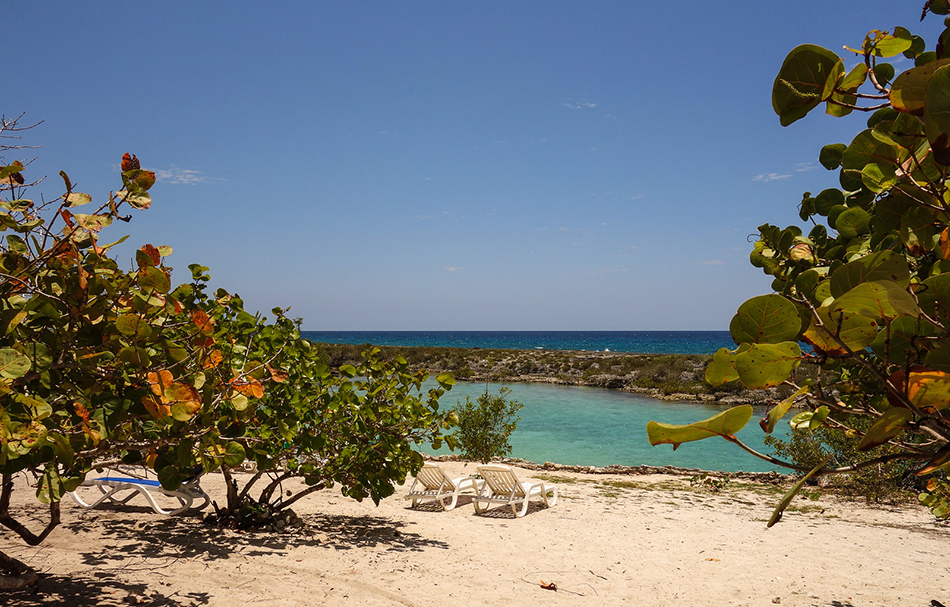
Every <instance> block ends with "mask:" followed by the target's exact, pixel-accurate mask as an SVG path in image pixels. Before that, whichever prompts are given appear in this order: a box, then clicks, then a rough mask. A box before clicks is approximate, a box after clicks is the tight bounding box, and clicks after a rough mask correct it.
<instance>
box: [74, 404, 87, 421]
mask: <svg viewBox="0 0 950 607" xmlns="http://www.w3.org/2000/svg"><path fill="white" fill-rule="evenodd" d="M73 409H75V410H76V415H78V416H79V417H81V418H82V421H83V422H85V423H87V424H88V423H89V409H87V408H85V407H84V406H83V405H82V403H73Z"/></svg>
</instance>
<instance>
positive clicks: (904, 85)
mask: <svg viewBox="0 0 950 607" xmlns="http://www.w3.org/2000/svg"><path fill="white" fill-rule="evenodd" d="M948 64H950V59H940V60H938V61H932V62H931V63H927V64H926V65H922V66H920V67H913V68H911V69H909V70H906V71H904V72H903V73H902V74H901V75H900V76H898V77H897V78H896V79H895V80H894V83H893V84H892V85H891V93H890V99H891V107H893V108H894V109H895V110H898V111H900V112H907V113H909V114H913V115H915V116H923V115H924V108H925V107H926V105H927V103H926V99H927V85H928V84H930V79H931V78H932V77H933V75H934V72H936V71H937V70H938V69H940V68H941V67H943V66H945V65H948Z"/></svg>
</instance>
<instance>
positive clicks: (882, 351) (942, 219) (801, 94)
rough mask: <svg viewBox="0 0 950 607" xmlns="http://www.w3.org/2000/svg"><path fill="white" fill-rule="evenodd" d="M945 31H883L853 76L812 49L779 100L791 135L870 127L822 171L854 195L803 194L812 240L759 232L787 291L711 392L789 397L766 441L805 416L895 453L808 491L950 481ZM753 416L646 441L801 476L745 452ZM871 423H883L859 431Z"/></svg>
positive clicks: (934, 501)
mask: <svg viewBox="0 0 950 607" xmlns="http://www.w3.org/2000/svg"><path fill="white" fill-rule="evenodd" d="M928 12H929V13H935V14H938V15H946V14H948V13H950V5H948V3H947V2H946V1H944V0H931V1H930V2H928V3H927V5H926V6H925V8H924V15H926V14H927V13H928ZM945 25H946V26H947V28H946V29H945V30H944V31H943V32H942V33H941V34H940V36H939V38H938V40H937V43H936V46H935V48H934V49H932V50H927V45H926V43H925V41H924V40H923V39H922V38H921V37H919V36H916V35H914V34H912V33H911V32H910V31H909V30H908V29H905V28H902V27H896V28H893V29H892V30H890V31H883V30H877V31H872V32H870V33H869V34H867V36H866V37H865V39H864V41H863V43H862V44H861V45H859V46H857V47H856V48H854V49H847V50H848V51H850V52H851V53H853V54H854V56H856V57H857V62H856V65H854V66H853V67H852V68H850V69H847V68H846V65H845V59H844V58H842V57H839V56H838V55H837V54H836V53H834V52H832V51H830V50H828V49H825V48H822V47H819V46H815V45H810V44H806V45H802V46H799V47H797V48H795V49H793V50H792V51H791V52H790V53H789V54H788V56H787V58H786V59H785V62H784V63H783V64H782V66H781V68H780V69H779V73H778V76H777V77H776V79H775V82H774V85H773V88H772V105H773V108H774V110H775V112H776V114H778V116H779V120H780V121H781V124H782V125H783V126H788V125H791V124H792V123H794V122H796V121H798V120H800V119H802V118H804V117H805V116H806V115H807V114H808V113H809V112H811V111H812V110H814V109H816V108H818V107H820V106H823V107H824V108H825V111H826V113H827V114H830V115H831V116H835V117H841V116H845V115H847V114H850V113H852V112H855V111H861V112H867V113H868V114H869V117H868V120H867V128H866V129H864V130H862V131H861V132H860V133H858V134H857V135H856V136H855V137H854V139H853V140H852V141H851V142H850V143H847V144H845V143H833V144H830V145H826V146H824V147H823V148H822V149H821V152H820V154H819V162H820V163H821V165H822V166H823V167H825V168H826V169H828V170H829V171H837V173H838V180H839V184H840V187H838V188H829V189H825V190H823V191H821V192H819V193H817V194H812V193H810V192H806V193H805V194H804V196H803V198H802V200H801V203H800V206H799V216H800V217H801V219H802V220H803V221H804V222H807V223H808V224H809V226H810V227H809V228H808V232H807V233H806V232H805V231H804V230H803V229H802V228H800V227H798V226H789V227H786V228H784V229H783V228H781V227H779V226H774V225H769V224H766V225H762V226H759V228H758V230H759V238H758V240H757V241H756V243H755V245H754V248H753V251H752V253H751V257H750V259H751V262H752V264H753V265H754V266H756V267H758V268H761V269H762V271H764V272H765V273H766V274H768V275H770V276H772V277H773V279H774V280H773V282H772V290H773V293H771V294H768V295H762V296H759V297H754V298H752V299H750V300H749V301H747V302H745V303H743V304H742V305H741V306H739V309H738V313H737V314H736V315H735V317H734V318H733V320H732V322H731V324H730V327H729V329H730V332H731V334H732V337H733V339H734V340H735V342H736V343H737V344H738V348H737V349H735V350H728V349H722V350H720V351H718V352H717V353H716V354H715V356H714V358H713V361H712V363H711V364H710V365H709V366H708V368H707V371H706V379H707V381H709V382H710V383H711V384H713V385H719V384H722V383H724V382H729V381H736V380H738V381H739V382H741V383H742V384H743V385H744V386H746V387H747V388H754V389H755V388H770V387H775V386H779V385H785V386H788V387H790V389H791V391H792V394H791V396H789V397H788V398H786V399H785V400H784V401H782V402H779V403H776V404H773V406H772V407H771V408H770V410H769V411H768V414H767V415H766V417H765V418H763V419H762V420H761V422H760V423H761V426H762V428H763V430H764V431H765V432H767V433H771V432H772V431H773V429H774V428H775V426H776V424H777V423H778V422H779V421H780V420H781V419H782V418H783V417H785V416H786V415H787V414H788V413H789V411H790V410H791V409H792V407H793V405H795V406H799V407H803V408H804V409H805V410H804V411H802V412H799V413H797V415H794V417H793V418H792V419H791V422H790V423H791V425H792V427H793V428H798V429H805V430H808V429H811V430H814V429H817V428H819V427H821V426H826V427H830V428H835V429H839V430H841V431H843V432H844V433H845V435H846V436H848V437H851V438H852V440H853V441H855V442H856V447H857V450H858V451H859V452H869V451H871V450H872V449H875V448H877V449H876V452H878V453H881V452H882V453H881V454H879V455H876V456H875V457H869V458H868V459H867V460H865V461H862V462H858V463H853V464H851V465H847V466H840V465H836V463H835V462H833V461H827V460H826V461H824V462H822V463H821V464H819V465H818V466H816V467H814V468H812V469H811V470H804V469H803V470H802V472H807V473H808V475H807V476H806V478H807V477H810V476H814V475H825V474H833V473H848V472H853V471H855V470H858V469H860V468H863V467H867V466H871V465H875V464H877V463H882V462H886V461H892V460H899V459H900V460H910V461H911V462H916V474H917V475H919V476H926V475H931V474H932V473H934V472H936V471H940V470H946V469H947V468H948V467H950V416H948V407H950V183H948V171H950V19H948V20H947V22H946V23H945ZM846 48H847V47H846ZM895 57H903V58H905V59H907V60H911V61H913V66H912V67H909V68H908V69H906V70H904V71H903V72H901V73H900V74H897V73H896V70H895V68H894V65H893V63H891V62H888V61H887V60H888V59H891V58H895ZM802 342H804V343H805V344H808V346H810V347H806V348H805V349H804V350H803V349H802V348H801V347H800V343H802ZM800 365H810V366H813V367H816V368H817V373H811V374H807V375H808V376H809V377H814V378H815V379H812V380H807V381H805V380H803V381H798V380H796V373H795V371H796V369H798V367H799V366H800ZM751 417H752V409H751V407H749V406H742V407H736V408H733V409H730V410H728V411H725V412H723V413H721V414H719V415H717V416H715V417H713V418H711V419H708V420H705V421H703V422H699V423H695V424H690V425H686V426H673V425H668V424H661V423H657V422H650V424H649V425H648V427H647V429H648V433H649V438H650V442H651V443H652V444H654V445H657V444H661V443H670V444H673V446H674V448H676V447H677V446H679V445H680V444H681V443H684V442H687V441H692V440H699V439H703V438H707V437H711V436H721V437H723V438H725V439H726V440H729V441H731V442H734V443H736V444H737V445H739V446H740V447H742V448H744V449H746V450H747V451H749V452H750V453H752V454H753V455H756V456H758V457H760V458H763V459H766V460H767V461H770V462H772V463H775V464H777V465H782V466H785V467H789V468H796V466H795V465H794V464H793V463H790V462H781V461H779V460H776V459H775V458H771V457H769V456H766V455H763V454H760V453H757V452H755V451H754V450H752V449H751V448H749V447H748V446H746V445H744V444H743V443H741V441H739V440H738V439H737V438H736V437H735V433H736V432H737V431H738V430H739V429H741V428H742V427H743V426H745V425H746V424H747V423H748V422H749V420H750V419H751ZM862 418H863V419H865V420H867V419H870V424H868V423H867V422H865V423H856V422H857V420H859V419H862ZM862 428H863V429H862ZM802 480H803V481H804V480H805V479H802ZM800 486H801V483H799V485H797V486H796V487H795V488H794V489H793V490H792V491H790V492H789V495H787V496H786V499H784V500H783V501H782V503H781V504H780V505H779V508H778V509H777V510H776V512H775V515H774V516H773V517H772V520H771V521H770V523H769V524H770V525H771V524H774V523H775V522H776V521H777V520H778V519H779V518H780V517H781V512H782V510H783V509H784V507H785V506H787V504H788V501H789V500H790V499H791V498H792V497H793V495H794V493H795V492H796V491H797V490H798V488H800ZM940 486H941V487H942V485H940ZM930 487H931V493H929V494H923V495H922V496H921V499H922V501H924V502H925V503H927V504H928V505H929V506H931V507H932V509H933V511H934V513H935V514H937V515H939V516H947V514H948V511H950V509H948V505H947V503H946V499H945V498H946V495H947V494H946V492H945V491H943V492H942V493H940V492H938V493H936V494H935V493H934V492H933V490H934V489H935V488H937V487H938V483H937V481H936V480H934V481H932V482H931V483H930ZM941 496H943V497H941Z"/></svg>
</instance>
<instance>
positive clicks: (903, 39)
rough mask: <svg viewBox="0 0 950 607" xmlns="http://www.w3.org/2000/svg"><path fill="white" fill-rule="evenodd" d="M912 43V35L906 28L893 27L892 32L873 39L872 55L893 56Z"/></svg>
mask: <svg viewBox="0 0 950 607" xmlns="http://www.w3.org/2000/svg"><path fill="white" fill-rule="evenodd" d="M913 43H914V39H913V36H912V35H911V33H910V32H909V31H907V29H906V28H903V27H895V28H894V32H893V33H891V34H886V35H884V36H882V37H880V38H878V39H877V40H876V41H875V43H874V56H875V57H894V56H895V55H900V54H901V53H903V52H904V51H906V50H907V49H909V48H910V47H911V45H912V44H913Z"/></svg>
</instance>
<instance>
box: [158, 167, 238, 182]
mask: <svg viewBox="0 0 950 607" xmlns="http://www.w3.org/2000/svg"><path fill="white" fill-rule="evenodd" d="M155 177H156V178H157V179H158V181H163V182H165V183H172V184H175V185H198V184H199V183H215V182H219V181H224V179H221V178H218V177H210V176H208V175H205V174H204V173H202V172H201V171H196V170H193V169H183V168H181V167H179V166H175V165H172V166H171V168H169V169H158V170H156V171H155Z"/></svg>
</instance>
